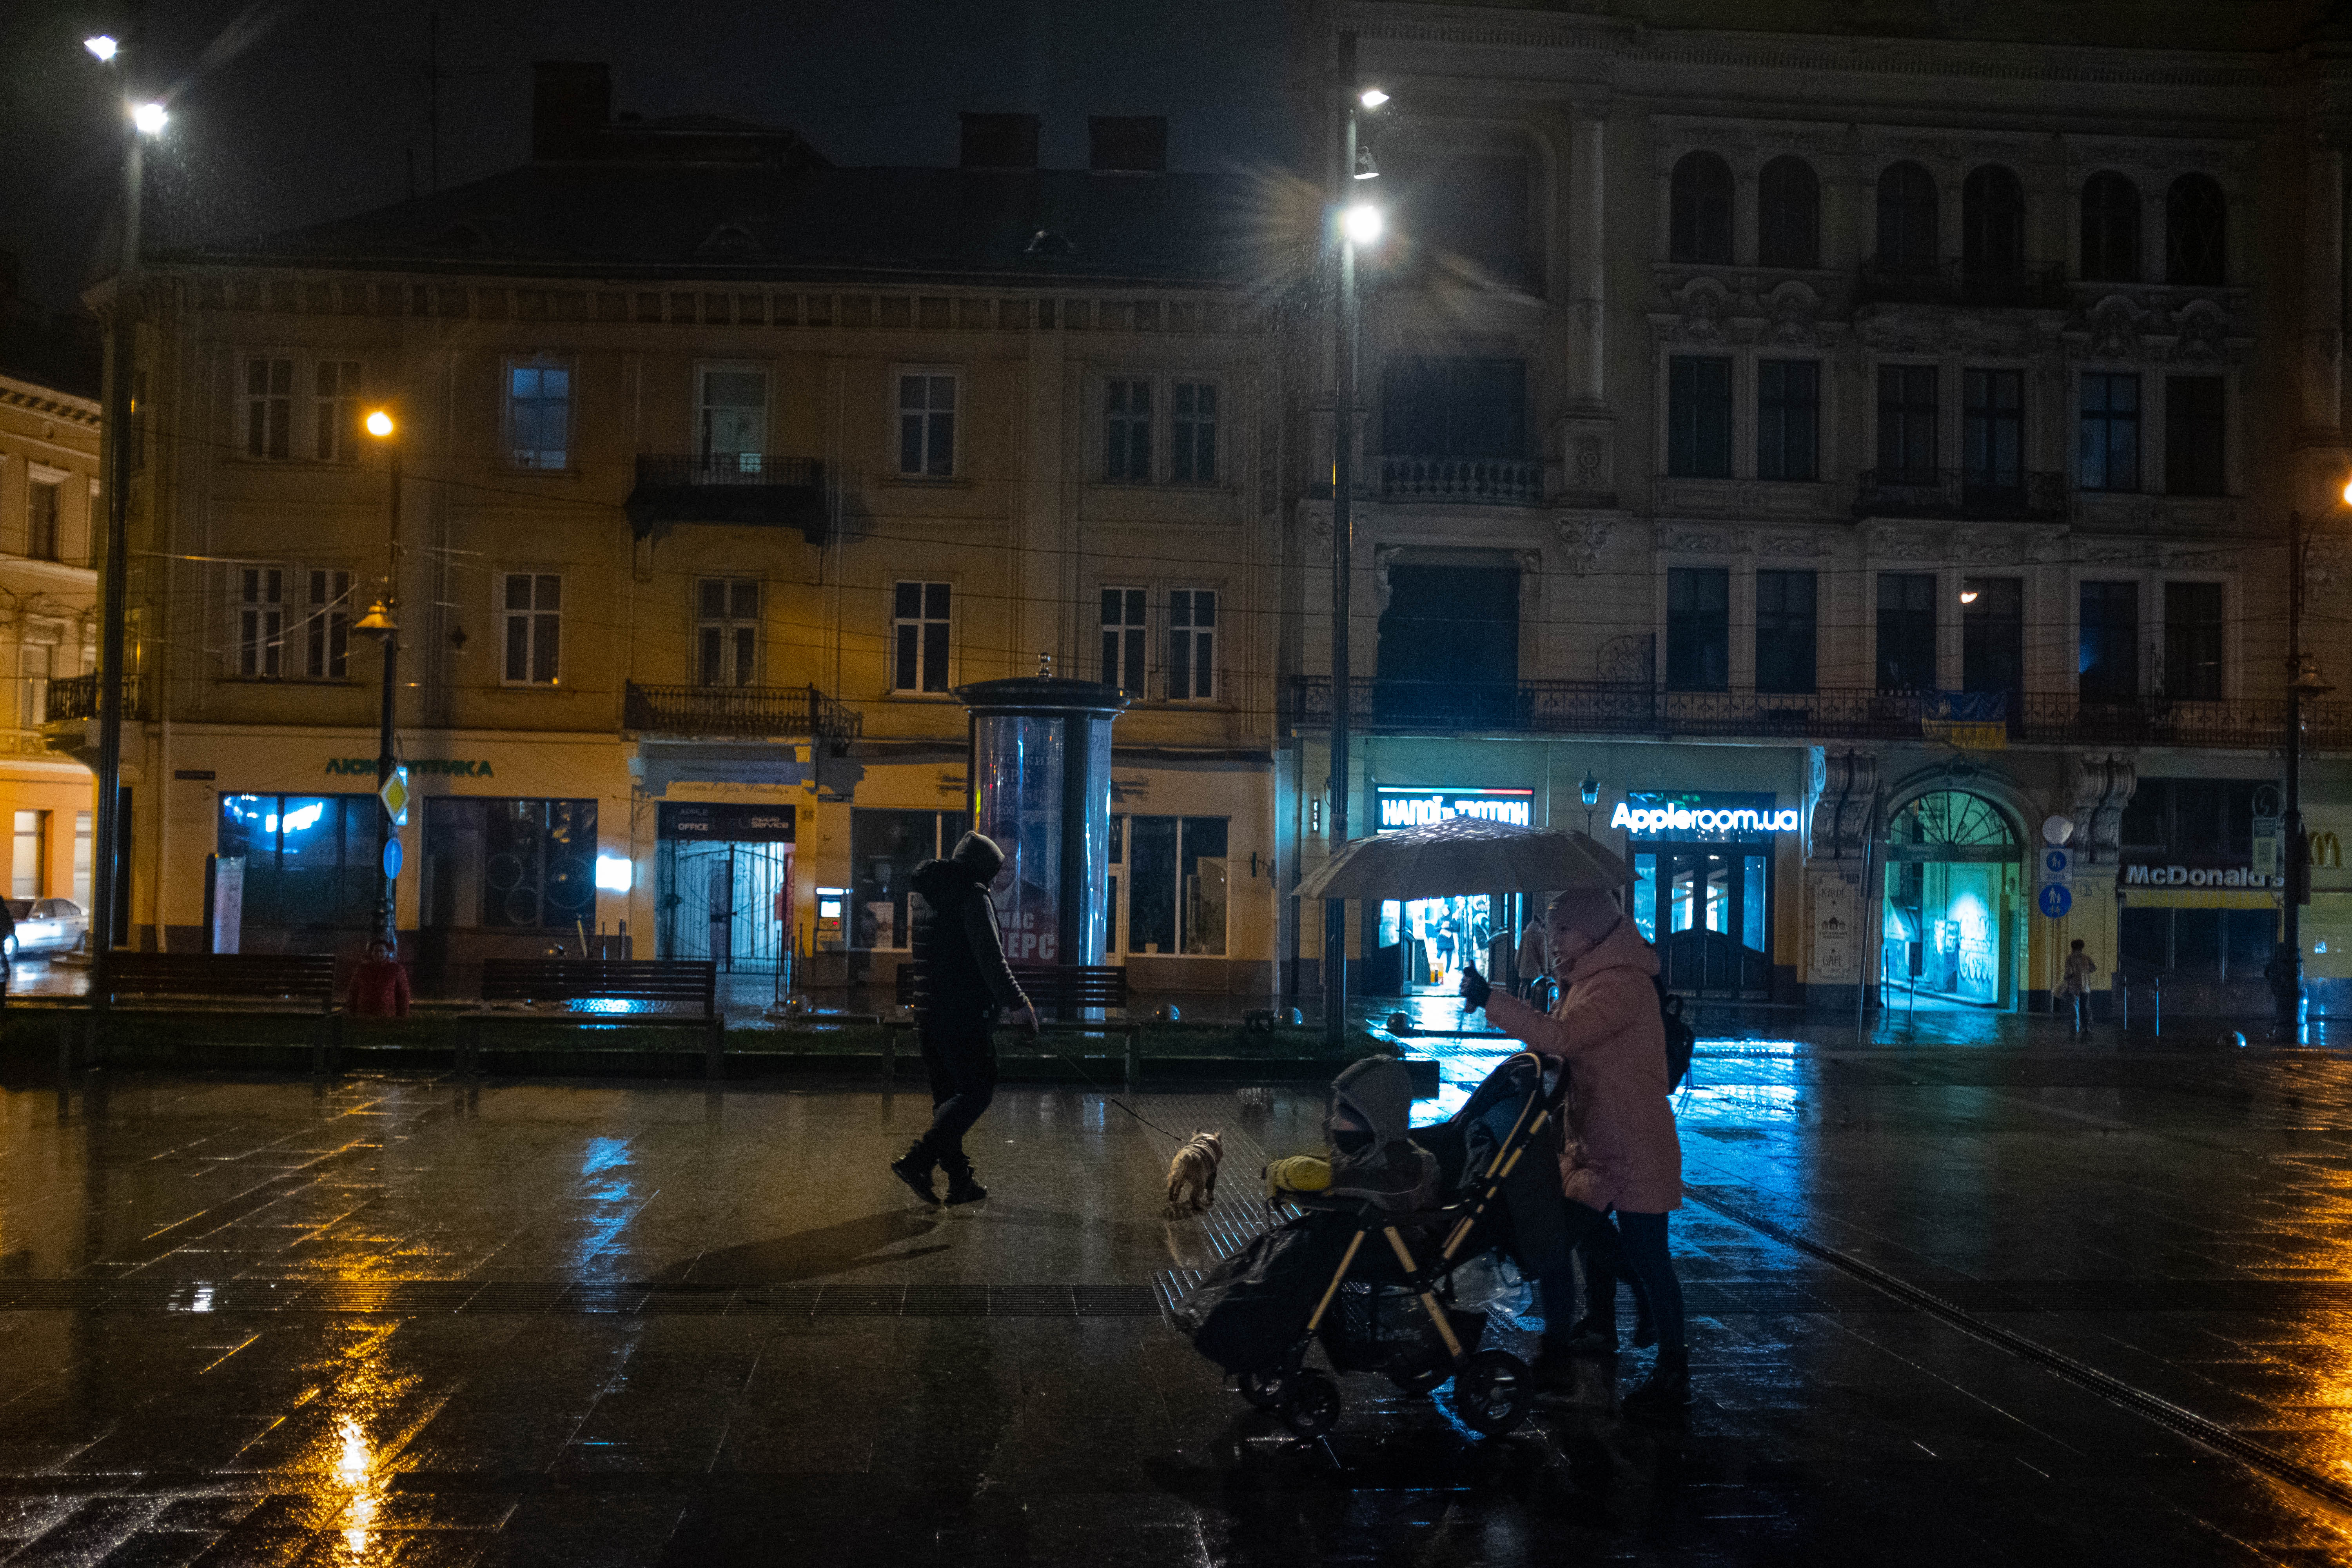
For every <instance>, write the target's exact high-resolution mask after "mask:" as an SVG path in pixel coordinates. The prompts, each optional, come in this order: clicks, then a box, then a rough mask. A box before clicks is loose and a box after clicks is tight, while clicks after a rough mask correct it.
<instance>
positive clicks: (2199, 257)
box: [2164, 174, 2230, 288]
mask: <svg viewBox="0 0 2352 1568" xmlns="http://www.w3.org/2000/svg"><path fill="white" fill-rule="evenodd" d="M2229 220H2230V204H2229V198H2227V197H2226V196H2224V195H2221V186H2220V185H2219V184H2216V183H2215V182H2214V181H2213V179H2212V177H2211V176H2210V175H2207V174H2183V175H2181V176H2180V178H2179V179H2177V180H2175V181H2173V182H2172V188H2171V189H2170V190H2168V191H2167V192H2165V193H2164V280H2165V281H2166V282H2167V283H2191V284H2199V285H2202V286H2204V287H2207V288H2219V287H2220V286H2221V283H2222V281H2223V279H2225V278H2226V277H2227V276H2228V268H2227V265H2226V263H2227V261H2228V251H2227V248H2226V246H2225V242H2224V236H2225V234H2226V232H2227V230H2228V228H2229Z"/></svg>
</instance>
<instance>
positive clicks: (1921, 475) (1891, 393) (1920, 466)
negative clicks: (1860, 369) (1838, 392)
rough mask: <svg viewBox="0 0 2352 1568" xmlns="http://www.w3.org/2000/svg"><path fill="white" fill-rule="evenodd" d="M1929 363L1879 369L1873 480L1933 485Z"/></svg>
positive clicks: (1934, 417)
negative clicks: (1875, 459) (1876, 453)
mask: <svg viewBox="0 0 2352 1568" xmlns="http://www.w3.org/2000/svg"><path fill="white" fill-rule="evenodd" d="M1936 377H1937V370H1936V367H1935V366H1934V365H1932V364H1883V365H1880V366H1879V367H1878V482H1879V483H1880V484H1882V485H1932V484H1934V483H1936V437H1937V424H1938V423H1939V416H1938V414H1937V396H1936V391H1937V388H1936Z"/></svg>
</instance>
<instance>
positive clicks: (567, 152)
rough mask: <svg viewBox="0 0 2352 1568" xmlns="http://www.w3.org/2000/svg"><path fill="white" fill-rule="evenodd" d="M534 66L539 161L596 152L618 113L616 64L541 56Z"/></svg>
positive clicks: (533, 142) (533, 123)
mask: <svg viewBox="0 0 2352 1568" xmlns="http://www.w3.org/2000/svg"><path fill="white" fill-rule="evenodd" d="M612 118H613V68H612V67H610V66H608V65H605V64H604V62H603V61H601V60H599V61H588V60H538V61H534V62H533V63H532V65H531V93H530V155H531V158H532V159H533V161H534V162H537V163H567V162H572V161H576V160H579V159H582V158H593V157H594V156H595V155H596V151H597V143H598V142H600V141H602V140H603V138H604V128H605V127H606V126H607V125H608V124H609V123H611V121H612Z"/></svg>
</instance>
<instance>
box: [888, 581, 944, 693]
mask: <svg viewBox="0 0 2352 1568" xmlns="http://www.w3.org/2000/svg"><path fill="white" fill-rule="evenodd" d="M952 597H953V595H952V592H951V590H950V585H949V584H945V583H898V584H893V585H892V589H891V601H890V689H891V690H893V691H945V690H946V689H948V650H949V647H950V643H949V636H948V626H949V618H950V617H949V611H950V607H951V600H952Z"/></svg>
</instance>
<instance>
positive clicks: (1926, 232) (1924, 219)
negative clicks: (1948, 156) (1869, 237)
mask: <svg viewBox="0 0 2352 1568" xmlns="http://www.w3.org/2000/svg"><path fill="white" fill-rule="evenodd" d="M1936 258H1937V234H1936V178H1935V176H1934V175H1932V174H1928V173H1927V170H1925V169H1923V168H1921V167H1920V166H1919V165H1918V164H1916V163H1890V164H1889V165H1887V168H1886V172H1885V174H1881V175H1879V176H1878V267H1879V270H1881V271H1882V272H1932V271H1934V270H1935V269H1936Z"/></svg>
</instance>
